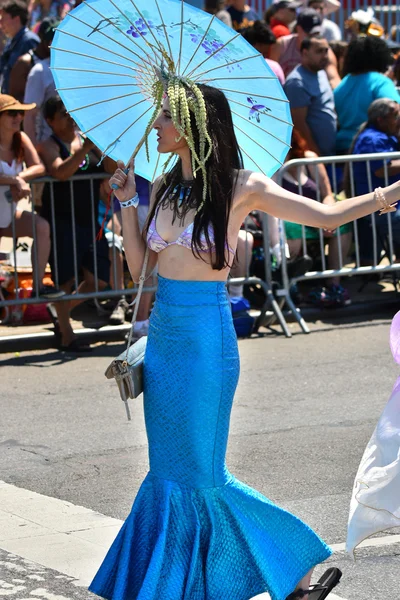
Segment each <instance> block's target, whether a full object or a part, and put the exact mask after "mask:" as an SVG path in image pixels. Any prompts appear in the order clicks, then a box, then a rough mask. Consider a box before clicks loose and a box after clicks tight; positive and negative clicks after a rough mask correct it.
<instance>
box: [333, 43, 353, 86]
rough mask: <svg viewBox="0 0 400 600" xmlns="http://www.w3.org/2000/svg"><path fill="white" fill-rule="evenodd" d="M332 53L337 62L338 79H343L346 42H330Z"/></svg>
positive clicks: (346, 49)
mask: <svg viewBox="0 0 400 600" xmlns="http://www.w3.org/2000/svg"><path fill="white" fill-rule="evenodd" d="M329 46H330V47H331V50H332V52H333V53H334V55H335V57H336V61H337V69H338V73H339V77H340V79H343V77H344V61H345V58H346V54H347V51H348V48H349V44H348V42H343V41H342V42H330V43H329Z"/></svg>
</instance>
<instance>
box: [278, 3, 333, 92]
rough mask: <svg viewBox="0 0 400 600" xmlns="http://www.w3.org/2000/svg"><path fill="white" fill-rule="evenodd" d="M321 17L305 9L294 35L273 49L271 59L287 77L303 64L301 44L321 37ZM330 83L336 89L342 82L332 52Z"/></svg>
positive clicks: (282, 38)
mask: <svg viewBox="0 0 400 600" xmlns="http://www.w3.org/2000/svg"><path fill="white" fill-rule="evenodd" d="M321 24H322V18H321V15H320V14H319V13H318V12H317V11H316V10H313V9H312V8H306V9H304V10H303V11H302V12H301V13H300V14H299V15H298V17H297V21H296V26H295V28H294V33H293V34H292V35H286V36H283V37H281V38H279V40H277V42H276V44H274V45H273V46H272V47H271V52H270V55H269V58H271V59H272V60H276V61H277V62H278V63H279V64H280V65H281V67H282V69H283V72H284V74H285V77H287V76H288V75H289V73H290V72H291V71H293V69H294V68H295V67H296V66H297V65H299V64H300V63H301V52H300V48H301V44H302V41H303V40H304V39H305V38H307V37H313V36H321ZM325 70H326V73H327V75H328V79H329V83H330V86H331V87H332V89H334V88H335V87H336V86H337V85H338V84H339V82H340V77H339V74H338V71H337V61H336V57H335V55H334V54H333V52H332V50H329V52H328V64H327V66H326V67H325Z"/></svg>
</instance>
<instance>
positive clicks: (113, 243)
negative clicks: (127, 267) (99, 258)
mask: <svg viewBox="0 0 400 600" xmlns="http://www.w3.org/2000/svg"><path fill="white" fill-rule="evenodd" d="M99 198H100V199H99V205H98V224H99V225H100V228H101V229H102V230H103V232H104V236H105V238H106V240H107V243H108V258H109V261H110V287H111V289H112V290H123V289H124V287H125V280H124V248H123V239H122V219H121V207H120V204H119V202H118V200H117V199H116V198H115V196H114V197H113V199H112V196H111V194H110V186H109V185H108V182H107V179H103V181H102V182H101V185H100V190H99ZM111 201H112V208H111ZM94 302H95V305H96V307H97V311H98V313H99V314H107V315H108V316H109V323H110V325H122V324H123V323H124V322H125V314H126V311H127V309H128V304H127V302H126V299H125V296H122V297H121V298H120V299H118V298H115V297H113V298H110V299H105V300H99V299H97V298H96V299H95V301H94Z"/></svg>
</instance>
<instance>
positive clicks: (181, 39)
mask: <svg viewBox="0 0 400 600" xmlns="http://www.w3.org/2000/svg"><path fill="white" fill-rule="evenodd" d="M184 7H185V5H184V2H183V0H181V36H180V41H179V56H178V63H177V65H176V69H175V70H176V71H177V72H178V73H179V75H180V74H181V73H180V68H181V58H182V42H183V9H184Z"/></svg>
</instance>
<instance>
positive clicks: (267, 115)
mask: <svg viewBox="0 0 400 600" xmlns="http://www.w3.org/2000/svg"><path fill="white" fill-rule="evenodd" d="M227 98H228V100H229V102H234V103H235V104H237V105H238V106H244V108H247V109H250V106H248V105H247V104H243V102H238V101H237V100H232V99H231V98H229V96H227ZM232 112H233V111H232ZM235 114H236V113H235ZM265 116H266V117H269V118H270V119H275V120H276V121H279V122H280V123H285V125H290V126H291V127H292V126H293V123H289V121H285V120H284V119H280V118H279V117H275V116H274V115H270V114H269V113H265ZM243 118H244V117H243ZM253 125H256V123H253ZM257 127H260V126H259V125H257ZM260 129H262V127H260ZM263 131H264V130H263ZM267 133H269V132H267ZM269 135H272V133H269Z"/></svg>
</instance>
